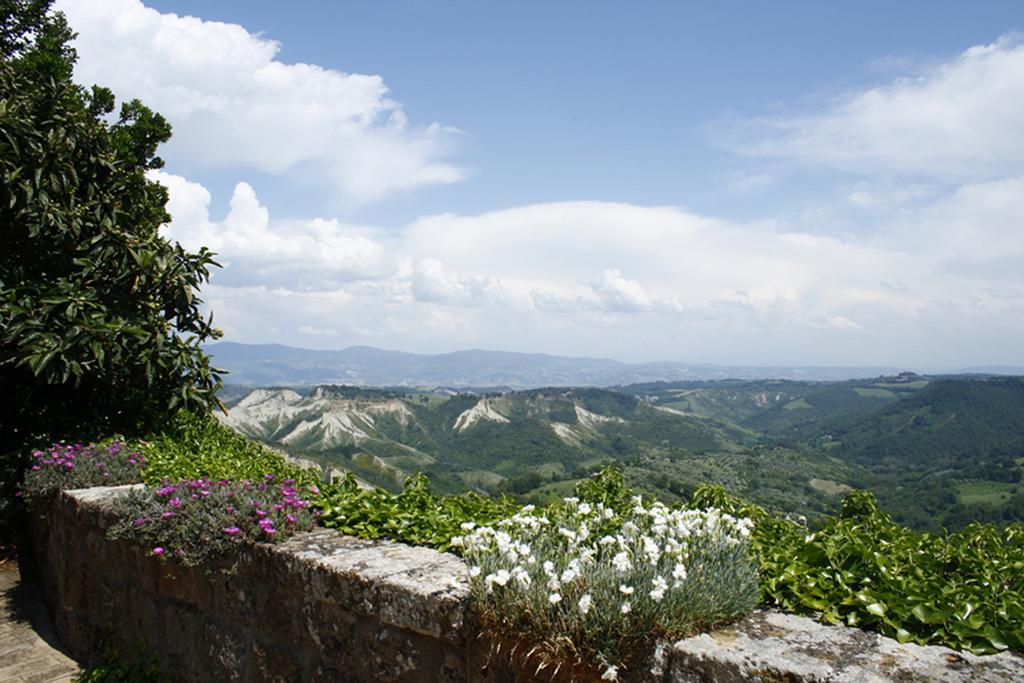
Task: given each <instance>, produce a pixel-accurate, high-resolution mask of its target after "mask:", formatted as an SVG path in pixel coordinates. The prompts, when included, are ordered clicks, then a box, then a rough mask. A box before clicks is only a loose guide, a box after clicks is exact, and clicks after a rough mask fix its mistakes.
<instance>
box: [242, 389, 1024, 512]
mask: <svg viewBox="0 0 1024 683" xmlns="http://www.w3.org/2000/svg"><path fill="white" fill-rule="evenodd" d="M225 421H226V422H227V423H228V424H230V425H231V426H233V427H234V428H235V429H237V430H239V431H241V432H242V433H244V434H246V435H248V436H251V437H253V438H257V439H259V440H262V441H264V442H266V443H269V444H272V445H275V446H276V447H278V448H281V449H284V450H286V451H288V452H289V453H291V454H292V455H293V456H294V457H297V458H301V459H303V460H304V461H306V462H307V464H311V465H316V466H319V467H322V468H323V469H325V470H330V469H336V470H339V471H344V470H351V471H353V472H355V473H356V474H358V475H359V476H360V477H361V478H363V479H364V480H366V481H368V482H371V483H374V484H378V485H382V486H385V487H389V488H392V489H397V488H398V487H399V486H400V485H401V483H402V482H403V481H404V479H405V478H406V477H407V476H409V475H411V474H413V473H415V472H425V473H427V474H428V475H429V476H430V477H431V480H432V481H433V482H434V485H435V486H436V487H438V488H439V489H440V490H442V491H461V490H466V489H470V490H479V491H482V492H484V493H489V494H496V493H513V494H516V495H520V496H523V497H524V498H526V499H529V500H535V501H539V502H542V501H545V500H550V499H553V498H556V497H558V496H560V495H562V494H564V493H565V492H567V491H569V490H571V488H572V487H573V486H574V485H575V484H576V482H577V481H578V480H579V479H580V478H582V477H584V476H587V475H588V474H590V473H591V472H593V471H596V470H597V469H599V468H600V467H602V466H603V465H607V464H611V463H615V464H619V465H620V466H623V467H624V468H625V470H626V473H627V475H628V476H629V478H630V479H631V480H632V481H633V482H634V484H636V485H638V486H641V487H642V488H644V489H646V490H649V491H651V492H653V493H655V494H657V495H659V496H660V497H662V498H664V499H667V500H675V499H679V498H684V497H686V496H688V495H689V494H690V493H691V492H692V491H693V489H694V488H695V487H696V486H698V485H699V484H701V483H704V482H713V483H717V484H721V485H723V486H725V487H726V488H727V489H729V490H730V491H733V492H734V493H737V494H738V495H742V496H744V497H747V498H750V499H753V500H755V501H757V502H759V503H761V504H763V505H766V506H768V507H770V508H772V509H775V510H778V511H781V512H788V513H793V514H798V515H805V516H808V517H811V518H812V519H813V518H815V517H816V516H818V515H820V514H822V513H824V512H827V511H830V510H832V509H833V508H834V506H835V505H836V504H837V502H838V500H839V499H840V498H841V496H842V495H843V494H845V493H846V492H848V491H849V490H850V489H851V488H864V489H868V490H871V491H874V492H875V493H876V494H877V495H878V497H879V499H880V500H881V501H882V504H883V506H884V507H886V508H887V509H888V510H889V511H890V512H891V513H892V514H894V515H895V516H896V518H897V519H899V520H900V521H902V522H904V523H907V524H910V525H912V526H915V527H917V528H926V529H927V528H937V527H938V526H953V527H959V526H962V525H963V524H965V523H967V522H969V521H972V520H993V521H1002V520H1011V519H1021V518H1024V511H1022V508H1021V503H1022V499H1024V495H1022V492H1021V485H1020V479H1021V464H1022V462H1024V436H1022V435H1024V381H1022V380H1020V379H1015V378H968V377H959V378H930V377H922V376H918V375H913V374H909V373H907V374H903V375H898V376H892V377H881V378H875V379H871V380H853V381H844V382H801V381H786V380H764V381H736V380H728V381H720V382H678V383H664V382H659V383H651V384H640V385H630V386H626V387H619V388H617V389H615V390H606V389H594V388H587V389H564V388H561V389H555V388H552V389H536V390H529V391H519V392H494V393H458V392H453V391H448V390H434V391H419V392H408V391H405V390H401V389H398V390H386V389H368V388H356V387H337V386H324V387H317V388H315V389H299V390H295V389H287V388H277V389H259V390H255V391H252V392H246V391H239V392H238V393H237V394H235V395H234V398H233V402H232V405H231V409H230V412H229V413H228V415H227V416H226V417H225Z"/></svg>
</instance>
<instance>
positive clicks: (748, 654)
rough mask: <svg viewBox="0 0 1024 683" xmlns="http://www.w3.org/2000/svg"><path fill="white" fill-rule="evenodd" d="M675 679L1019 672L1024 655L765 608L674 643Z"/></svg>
mask: <svg viewBox="0 0 1024 683" xmlns="http://www.w3.org/2000/svg"><path fill="white" fill-rule="evenodd" d="M670 671H671V673H670V680H671V681H673V682H675V683H698V682H704V681H709V682H710V681H716V682H717V681H721V682H722V683H731V682H733V681H737V682H738V681H750V680H759V681H787V682H792V683H803V682H807V683H811V682H815V683H817V682H819V681H821V682H824V681H830V682H831V681H835V682H837V683H838V682H844V681H849V682H851V683H852V682H854V681H857V682H862V683H881V682H883V681H999V682H1005V683H1010V682H1011V681H1021V680H1024V659H1021V658H1020V657H1015V656H1013V655H1009V654H1002V655H995V656H986V657H978V656H975V655H972V654H969V653H963V652H959V653H958V652H954V651H953V650H950V649H949V648H945V647H937V646H925V647H922V646H920V645H912V644H900V643H898V642H896V641H895V640H892V639H891V638H885V637H883V636H881V635H878V634H875V633H869V632H867V631H862V630H860V629H855V628H846V627H843V626H829V625H825V624H820V623H818V622H816V621H814V620H813V619H809V618H807V617H800V616H795V615H792V614H783V613H781V612H776V611H772V610H764V611H758V612H755V613H753V614H751V615H749V616H747V617H745V618H744V619H742V620H740V621H739V622H737V623H736V624H734V625H733V626H730V627H728V628H723V629H720V630H718V631H714V632H712V633H704V634H701V635H698V636H694V637H692V638H687V639H686V640H682V641H680V642H678V643H676V645H675V647H674V649H673V653H672V662H671V669H670Z"/></svg>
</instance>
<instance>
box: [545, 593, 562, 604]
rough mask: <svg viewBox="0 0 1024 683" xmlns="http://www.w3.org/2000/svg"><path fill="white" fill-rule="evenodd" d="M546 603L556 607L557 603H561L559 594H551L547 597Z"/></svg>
mask: <svg viewBox="0 0 1024 683" xmlns="http://www.w3.org/2000/svg"><path fill="white" fill-rule="evenodd" d="M548 602H550V603H551V604H552V605H557V604H558V603H560V602H562V596H561V594H559V593H552V594H551V595H549V596H548Z"/></svg>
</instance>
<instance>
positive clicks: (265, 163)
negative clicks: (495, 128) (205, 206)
mask: <svg viewBox="0 0 1024 683" xmlns="http://www.w3.org/2000/svg"><path fill="white" fill-rule="evenodd" d="M56 7H57V9H59V10H61V11H63V12H64V13H65V14H66V15H67V17H68V20H69V22H70V24H71V25H72V26H73V27H74V28H75V30H76V31H78V34H79V37H78V39H77V40H76V41H75V47H76V49H77V50H78V52H79V56H80V59H79V63H78V67H77V69H76V78H77V79H78V80H79V81H81V82H83V83H86V84H92V83H99V84H101V85H105V86H108V87H110V88H111V89H112V90H113V91H114V92H115V93H116V94H117V95H118V97H121V98H125V99H127V98H133V97H137V98H140V99H142V100H143V101H144V102H145V103H146V104H147V105H149V106H150V107H152V108H153V109H155V110H156V111H158V112H160V113H162V114H163V115H164V116H166V117H167V118H168V119H169V120H170V121H171V123H172V124H173V125H174V130H175V134H174V137H173V138H172V140H171V142H170V143H169V145H168V146H167V149H166V150H165V151H164V154H165V156H167V155H171V156H177V157H178V158H181V157H182V156H184V157H187V158H189V159H192V160H194V161H197V162H200V163H204V164H210V165H222V166H239V165H242V166H249V167H252V168H257V169H260V170H262V171H266V172H268V173H272V174H283V173H286V172H289V171H292V170H294V169H296V168H298V167H300V166H301V167H302V169H303V171H304V172H305V173H306V175H307V176H308V177H323V178H324V180H325V181H326V182H327V183H329V184H330V185H331V186H333V187H334V188H336V189H337V190H339V191H340V192H341V193H342V194H343V195H344V196H345V197H347V198H349V199H351V200H354V201H367V200H373V199H378V198H380V197H382V196H384V195H386V194H388V193H390V192H394V191H397V190H404V189H408V188H413V187H417V186H421V185H428V184H434V183H451V182H455V181H457V180H459V179H460V178H462V177H463V171H462V170H460V169H459V168H457V167H455V166H453V165H451V164H449V163H447V162H445V161H444V157H445V156H446V155H447V154H448V152H449V151H450V147H451V130H450V129H447V128H445V127H442V126H440V125H438V124H431V125H428V126H425V127H416V126H411V125H409V123H408V122H407V120H406V115H405V113H404V111H403V110H402V108H401V106H400V105H399V104H397V103H396V102H394V101H393V100H391V99H390V98H389V97H388V88H387V86H386V85H385V83H384V81H383V79H382V78H381V77H380V76H376V75H362V74H350V73H344V72H341V71H337V70H333V69H325V68H322V67H320V66H316V65H312V64H285V63H283V62H280V61H278V60H277V59H275V57H276V55H277V53H278V51H279V45H278V44H277V43H276V42H274V41H273V40H269V39H267V38H264V37H262V36H259V35H255V34H252V33H249V32H248V31H247V30H246V29H245V28H243V27H242V26H239V25H237V24H226V23H221V22H215V21H204V20H202V19H198V18H195V17H181V16H178V15H175V14H162V13H160V12H158V11H156V10H154V9H150V8H148V7H145V6H144V5H143V4H142V2H140V1H139V0H104V1H103V2H95V1H94V0H59V2H58V3H57V5H56Z"/></svg>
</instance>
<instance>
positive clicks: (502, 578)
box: [484, 569, 512, 586]
mask: <svg viewBox="0 0 1024 683" xmlns="http://www.w3.org/2000/svg"><path fill="white" fill-rule="evenodd" d="M511 578H512V575H511V574H509V572H508V570H507V569H499V570H498V571H496V572H494V573H493V574H488V575H487V577H486V578H485V579H484V581H486V582H487V584H488V585H490V584H492V583H496V584H498V585H499V586H504V585H506V584H507V583H508V580H509V579H511Z"/></svg>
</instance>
